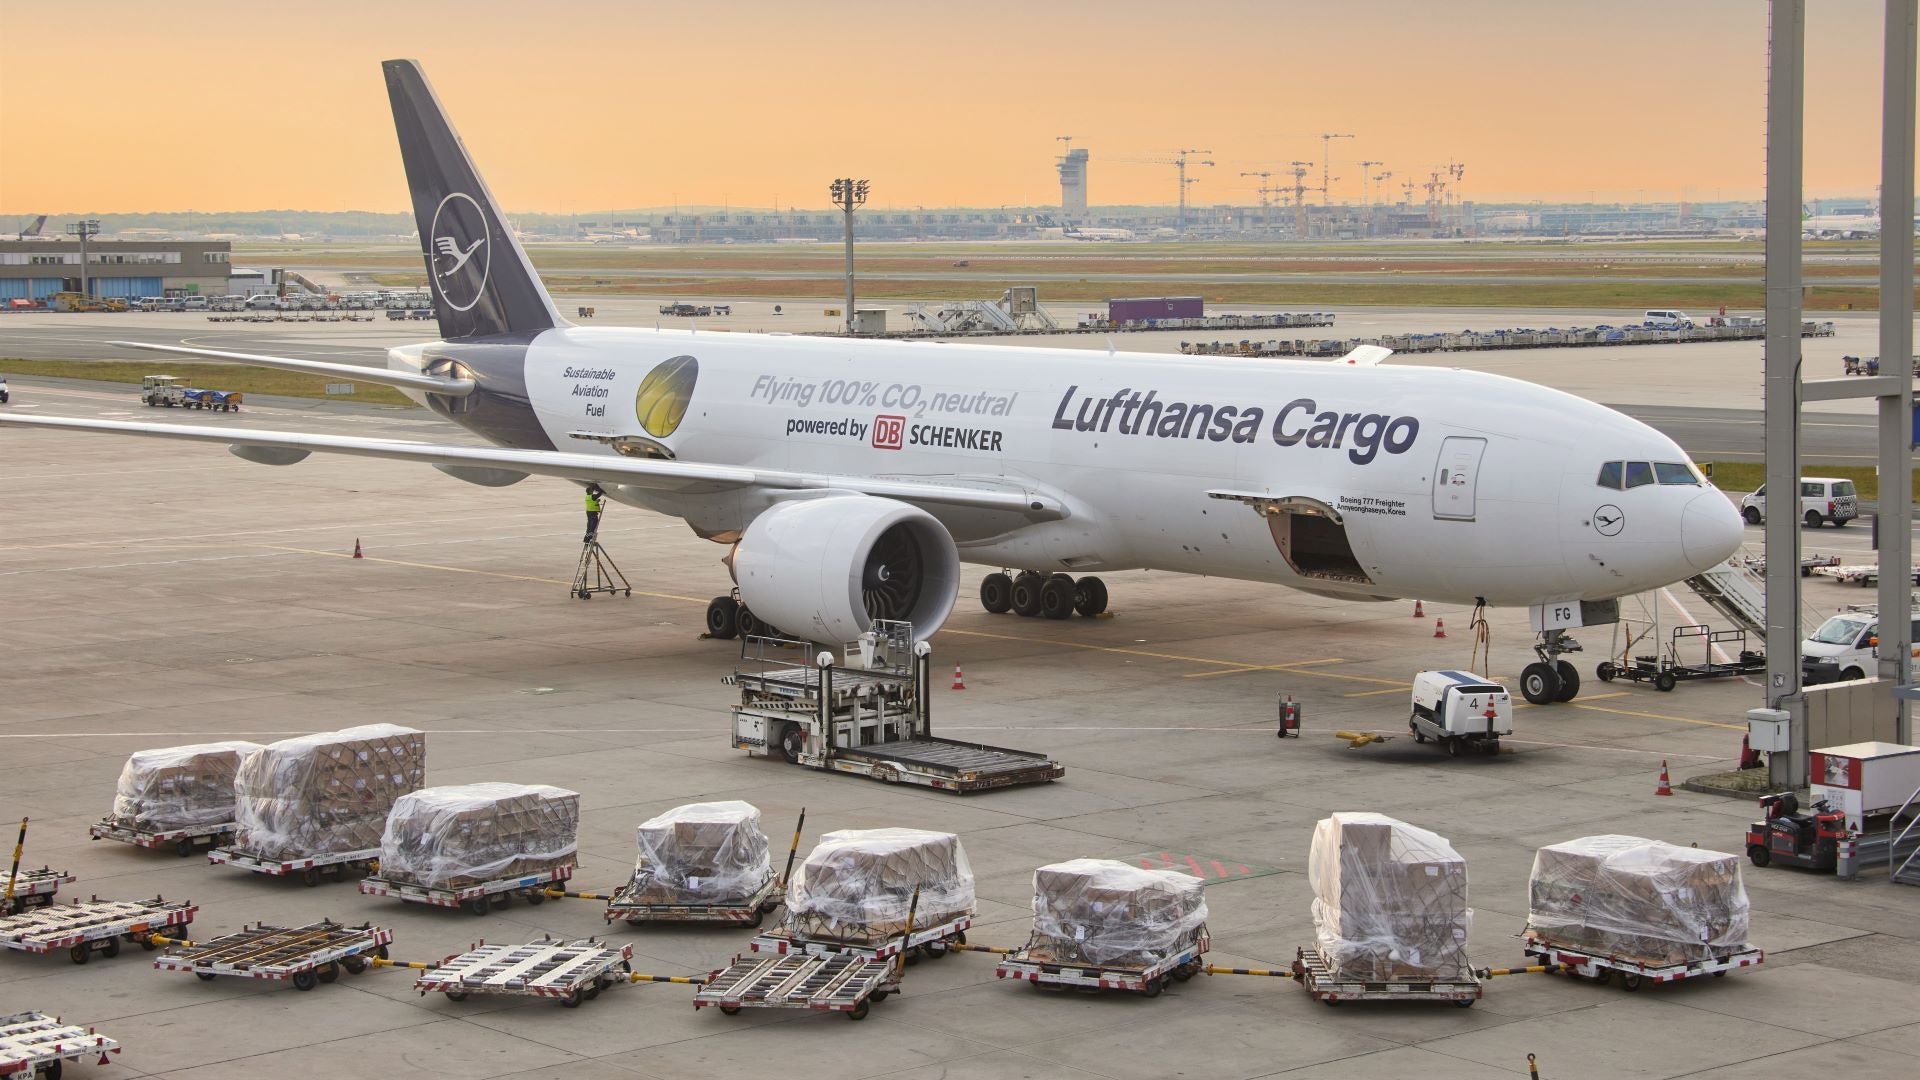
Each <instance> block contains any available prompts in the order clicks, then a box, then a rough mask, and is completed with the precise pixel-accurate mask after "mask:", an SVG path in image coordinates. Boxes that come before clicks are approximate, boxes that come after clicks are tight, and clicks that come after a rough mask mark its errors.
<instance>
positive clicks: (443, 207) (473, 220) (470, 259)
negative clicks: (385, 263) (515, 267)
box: [427, 191, 493, 311]
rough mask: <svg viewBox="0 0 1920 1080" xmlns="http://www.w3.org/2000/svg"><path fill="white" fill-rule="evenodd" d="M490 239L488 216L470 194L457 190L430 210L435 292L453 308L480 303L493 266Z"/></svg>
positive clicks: (430, 264)
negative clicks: (431, 216) (432, 210)
mask: <svg viewBox="0 0 1920 1080" xmlns="http://www.w3.org/2000/svg"><path fill="white" fill-rule="evenodd" d="M492 239H493V238H492V237H491V236H490V235H488V232H487V215H486V214H485V213H483V212H482V211H481V209H480V204H479V203H478V202H476V201H474V198H473V196H471V195H468V194H466V193H464V192H459V191H456V192H453V193H452V194H450V195H448V196H447V197H446V198H444V199H441V200H440V205H439V207H437V208H436V209H435V210H434V212H433V228H432V230H431V235H430V237H429V240H428V242H429V247H428V249H427V254H428V256H429V258H428V260H427V265H428V266H429V267H431V268H432V280H433V288H434V291H435V292H438V293H439V294H440V299H441V300H443V301H445V303H446V305H447V306H448V307H450V308H452V309H453V310H455V311H467V310H469V309H471V308H472V307H473V305H475V304H477V303H479V302H480V294H481V293H483V292H485V291H486V288H487V274H488V273H489V272H490V271H491V270H492V269H493V244H492Z"/></svg>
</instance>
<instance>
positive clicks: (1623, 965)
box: [1525, 933, 1767, 991]
mask: <svg viewBox="0 0 1920 1080" xmlns="http://www.w3.org/2000/svg"><path fill="white" fill-rule="evenodd" d="M1525 948H1526V953H1527V955H1528V956H1531V957H1537V958H1539V959H1541V960H1543V961H1545V962H1546V963H1549V964H1558V965H1560V968H1561V970H1563V971H1565V972H1566V973H1567V974H1568V975H1571V976H1574V977H1576V978H1581V979H1586V980H1587V981H1588V982H1592V983H1596V984H1604V983H1606V982H1607V981H1608V980H1610V979H1611V978H1613V973H1614V972H1616V971H1617V972H1619V973H1620V988H1621V989H1623V990H1627V991H1634V990H1638V989H1640V988H1641V987H1642V986H1644V985H1646V984H1648V983H1670V982H1679V981H1680V980H1682V979H1698V978H1703V977H1705V976H1709V975H1712V976H1724V975H1726V974H1727V972H1729V971H1738V970H1740V969H1741V968H1748V967H1758V966H1760V965H1761V964H1762V963H1764V962H1765V961H1766V958H1767V954H1766V952H1765V951H1763V950H1761V949H1756V948H1753V947H1748V948H1744V949H1736V950H1734V951H1733V952H1730V953H1728V954H1727V955H1726V956H1721V957H1715V958H1713V959H1711V960H1694V961H1690V962H1687V963H1682V964H1643V963H1640V962H1639V961H1638V960H1631V959H1627V958H1625V957H1619V956H1601V955H1599V954H1597V953H1592V952H1588V951H1586V950H1584V949H1572V948H1567V947H1566V946H1563V945H1555V944H1553V943H1552V942H1549V941H1544V940H1542V939H1541V938H1539V937H1538V936H1536V935H1534V934H1531V933H1529V934H1528V935H1527V937H1526V946H1525Z"/></svg>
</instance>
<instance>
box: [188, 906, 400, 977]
mask: <svg viewBox="0 0 1920 1080" xmlns="http://www.w3.org/2000/svg"><path fill="white" fill-rule="evenodd" d="M392 941H393V931H391V930H388V929H386V928H385V927H381V926H372V925H368V924H362V925H360V926H343V925H341V924H340V923H337V922H334V921H332V920H331V919H322V920H320V921H319V922H317V923H308V924H307V925H305V926H295V927H286V926H269V925H268V924H266V923H256V924H254V925H253V926H252V927H250V928H248V929H245V930H241V931H240V932H238V933H234V934H227V935H225V936H223V937H217V938H214V939H213V940H211V941H185V940H180V939H174V938H161V939H160V942H159V943H161V944H166V945H170V946H172V947H171V948H169V949H168V950H167V951H166V952H165V953H163V954H161V955H160V956H159V957H158V958H156V959H155V960H154V962H153V966H154V967H156V968H158V969H160V970H162V971H191V972H193V973H194V974H195V975H196V976H198V977H199V978H200V980H201V981H202V982H212V981H213V980H214V979H216V978H218V977H219V976H221V975H232V976H235V977H237V978H242V979H284V980H288V981H290V982H292V983H293V988H294V989H295V990H311V989H313V988H314V987H316V986H319V985H320V984H321V983H330V982H333V981H334V980H335V979H338V978H339V977H340V972H341V969H343V968H344V969H345V970H346V972H347V974H349V975H358V974H360V973H361V972H363V971H365V970H367V968H369V967H371V966H372V962H373V958H374V957H379V958H381V959H383V960H384V959H386V956H387V946H388V945H389V944H390V943H392Z"/></svg>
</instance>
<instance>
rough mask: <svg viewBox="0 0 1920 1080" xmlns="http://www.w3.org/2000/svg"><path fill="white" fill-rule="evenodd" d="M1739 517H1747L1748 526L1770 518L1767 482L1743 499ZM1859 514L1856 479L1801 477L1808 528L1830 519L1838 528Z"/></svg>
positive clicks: (1803, 513) (1803, 512)
mask: <svg viewBox="0 0 1920 1080" xmlns="http://www.w3.org/2000/svg"><path fill="white" fill-rule="evenodd" d="M1740 516H1741V517H1743V518H1746V519H1747V524H1749V525H1758V524H1760V523H1761V522H1763V521H1765V520H1767V486H1766V485H1765V484H1762V485H1760V487H1759V488H1758V489H1757V490H1755V491H1754V492H1753V494H1751V495H1748V496H1747V497H1746V498H1744V499H1741V500H1740ZM1859 516H1860V499H1859V496H1858V493H1857V492H1856V491H1855V490H1854V487H1853V481H1851V480H1841V479H1839V478H1837V477H1832V476H1803V477H1801V478H1800V520H1802V521H1804V522H1805V523H1806V526H1807V528H1809V529H1817V528H1819V527H1820V526H1821V525H1822V524H1823V523H1825V522H1829V521H1831V522H1833V525H1834V528H1836V529H1837V528H1840V527H1841V526H1843V525H1845V524H1846V523H1847V522H1849V521H1852V520H1853V519H1854V518H1857V517H1859Z"/></svg>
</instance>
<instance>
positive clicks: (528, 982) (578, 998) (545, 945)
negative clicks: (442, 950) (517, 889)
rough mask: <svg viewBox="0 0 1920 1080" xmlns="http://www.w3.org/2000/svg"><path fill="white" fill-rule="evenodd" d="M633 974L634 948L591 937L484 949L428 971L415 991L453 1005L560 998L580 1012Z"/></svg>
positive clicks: (417, 984)
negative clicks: (499, 997)
mask: <svg viewBox="0 0 1920 1080" xmlns="http://www.w3.org/2000/svg"><path fill="white" fill-rule="evenodd" d="M616 968H618V969H619V972H620V973H619V974H616V973H615V971H614V969H616ZM632 970H633V946H631V945H623V946H621V947H620V948H618V949H615V948H612V947H610V946H607V945H602V944H600V943H599V942H597V941H594V940H593V939H592V938H588V939H586V940H585V941H571V942H561V941H551V940H548V941H535V942H530V943H529V944H526V945H481V946H478V947H476V948H474V949H472V950H470V951H468V952H464V953H461V954H460V955H458V956H453V957H448V958H447V959H446V960H445V961H443V962H442V963H440V964H439V965H437V966H435V967H433V968H430V969H428V970H427V971H426V972H425V973H424V974H422V975H421V976H420V977H419V978H418V979H415V980H414V982H413V988H414V989H415V990H418V991H420V993H421V994H422V995H425V994H426V993H427V992H428V991H430V990H433V991H438V992H440V993H443V994H445V995H447V1000H448V1001H465V1000H466V999H467V995H469V994H517V995H520V996H522V997H547V998H558V999H559V1001H560V1004H561V1005H564V1006H566V1007H567V1008H569V1009H575V1008H579V1006H580V1003H581V1002H583V1001H592V1000H593V999H594V998H597V997H599V996H600V991H602V990H605V989H606V988H607V987H609V986H612V985H614V984H615V983H623V982H626V981H627V979H626V978H625V977H624V976H625V974H626V973H628V972H631V971H632Z"/></svg>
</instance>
